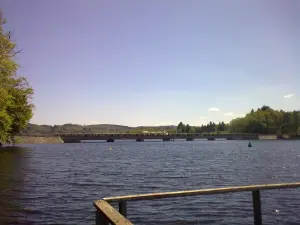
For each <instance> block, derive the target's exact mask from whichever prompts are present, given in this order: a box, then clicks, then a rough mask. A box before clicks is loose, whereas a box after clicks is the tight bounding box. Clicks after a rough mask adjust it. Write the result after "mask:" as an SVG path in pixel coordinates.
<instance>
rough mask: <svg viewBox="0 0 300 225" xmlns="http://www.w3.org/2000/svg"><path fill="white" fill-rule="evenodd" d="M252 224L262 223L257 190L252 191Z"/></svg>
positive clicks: (260, 224)
mask: <svg viewBox="0 0 300 225" xmlns="http://www.w3.org/2000/svg"><path fill="white" fill-rule="evenodd" d="M252 201H253V213H254V225H262V216H261V203H260V192H259V190H254V191H252Z"/></svg>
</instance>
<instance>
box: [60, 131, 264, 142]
mask: <svg viewBox="0 0 300 225" xmlns="http://www.w3.org/2000/svg"><path fill="white" fill-rule="evenodd" d="M57 136H60V137H61V139H62V140H63V141H64V143H80V142H82V141H96V140H97V141H98V140H102V141H106V142H114V141H115V140H136V141H137V142H142V141H144V140H162V141H173V140H175V139H185V140H187V141H193V140H195V139H203V140H209V141H213V140H216V139H226V140H258V139H259V135H258V134H242V133H240V134H203V133H188V134H162V133H139V134H121V133H115V134H57Z"/></svg>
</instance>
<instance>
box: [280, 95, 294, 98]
mask: <svg viewBox="0 0 300 225" xmlns="http://www.w3.org/2000/svg"><path fill="white" fill-rule="evenodd" d="M283 97H284V98H292V97H294V94H287V95H285V96H283Z"/></svg>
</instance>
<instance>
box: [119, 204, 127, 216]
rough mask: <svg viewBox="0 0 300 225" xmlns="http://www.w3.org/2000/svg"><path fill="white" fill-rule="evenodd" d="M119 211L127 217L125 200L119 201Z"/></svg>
mask: <svg viewBox="0 0 300 225" xmlns="http://www.w3.org/2000/svg"><path fill="white" fill-rule="evenodd" d="M119 213H120V214H121V215H122V216H124V217H125V218H127V205H126V201H119Z"/></svg>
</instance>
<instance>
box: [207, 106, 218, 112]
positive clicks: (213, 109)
mask: <svg viewBox="0 0 300 225" xmlns="http://www.w3.org/2000/svg"><path fill="white" fill-rule="evenodd" d="M208 111H214V112H220V109H219V108H216V107H212V108H209V109H208Z"/></svg>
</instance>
